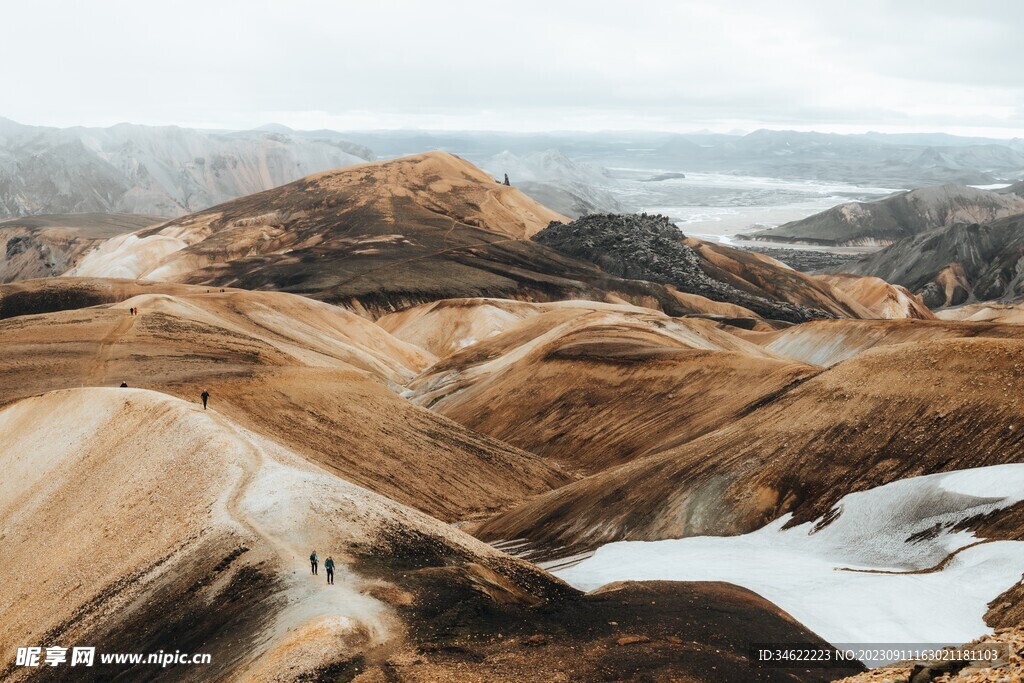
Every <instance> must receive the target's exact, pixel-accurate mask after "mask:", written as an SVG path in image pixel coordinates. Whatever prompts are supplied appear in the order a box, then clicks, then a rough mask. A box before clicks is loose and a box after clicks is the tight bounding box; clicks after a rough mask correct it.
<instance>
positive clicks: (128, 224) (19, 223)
mask: <svg viewBox="0 0 1024 683" xmlns="http://www.w3.org/2000/svg"><path fill="white" fill-rule="evenodd" d="M159 222H160V219H159V218H154V217H152V216H144V215H139V214H103V213H79V214H63V215H42V216H26V217H23V218H9V219H7V220H3V221H0V283H4V282H13V281H15V280H28V279H32V278H40V277H53V276H55V275H60V274H61V273H63V272H65V271H67V270H69V269H70V268H73V267H74V266H75V265H77V263H78V260H79V259H80V258H81V257H82V256H83V255H85V253H86V252H88V251H90V250H91V249H92V248H93V247H96V246H99V245H100V244H101V243H102V242H104V241H106V240H108V239H110V238H111V237H116V236H117V235H121V234H123V233H126V232H134V231H135V230H139V229H141V228H144V227H146V226H149V225H153V224H154V223H159Z"/></svg>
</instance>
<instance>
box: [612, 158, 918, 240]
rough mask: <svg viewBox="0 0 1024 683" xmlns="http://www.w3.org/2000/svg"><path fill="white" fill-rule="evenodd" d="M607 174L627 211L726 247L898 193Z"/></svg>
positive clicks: (709, 176) (696, 176)
mask: <svg viewBox="0 0 1024 683" xmlns="http://www.w3.org/2000/svg"><path fill="white" fill-rule="evenodd" d="M609 171H610V172H611V174H612V176H613V178H614V179H615V182H613V183H610V184H609V187H608V188H607V189H608V190H609V191H610V192H612V193H613V194H614V195H615V197H616V199H618V201H619V202H620V203H621V204H622V206H623V208H625V209H626V210H628V211H637V212H639V211H646V212H647V213H660V214H664V215H666V216H668V217H669V218H670V219H672V221H673V222H675V223H676V224H677V225H678V226H679V227H680V229H682V230H683V232H685V233H686V234H687V235H692V236H694V237H699V238H702V239H706V240H713V241H717V242H723V243H726V244H736V243H737V241H736V240H735V239H734V237H733V236H734V235H736V234H737V233H745V232H751V231H753V230H760V229H763V228H770V227H775V226H778V225H782V224H783V223H788V222H789V221H795V220H800V219H801V218H806V217H807V216H811V215H813V214H816V213H819V212H821V211H824V210H826V209H829V208H832V207H833V206H836V205H837V204H842V203H844V202H850V201H871V200H873V199H880V198H882V197H885V196H886V195H890V194H892V193H893V192H900V191H901V190H900V189H899V188H883V187H860V186H857V185H848V184H843V183H830V182H817V181H814V180H787V179H781V178H758V177H751V176H735V175H726V174H720V173H686V177H685V178H671V179H667V180H659V181H656V182H650V181H649V180H648V179H649V178H651V177H654V176H657V175H659V174H663V173H671V172H674V171H678V169H635V168H611V169H609ZM744 244H747V245H751V244H764V243H761V242H755V243H749V242H748V243H744ZM772 246H773V247H786V246H787V245H783V244H772ZM799 248H801V249H807V248H808V247H806V246H802V247H799ZM830 251H835V250H830ZM857 251H861V252H862V251H865V250H864V249H858V250H857ZM868 251H870V250H868Z"/></svg>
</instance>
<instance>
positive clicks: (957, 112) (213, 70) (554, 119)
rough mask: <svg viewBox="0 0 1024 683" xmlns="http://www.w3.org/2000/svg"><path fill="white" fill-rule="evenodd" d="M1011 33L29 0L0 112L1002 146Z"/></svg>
mask: <svg viewBox="0 0 1024 683" xmlns="http://www.w3.org/2000/svg"><path fill="white" fill-rule="evenodd" d="M158 7H159V10H157V9H156V8H158ZM965 7H966V8H967V9H966V10H965ZM1022 20H1024V4H1021V3H1018V2H1014V1H1013V0H1007V1H1005V2H985V1H981V2H974V3H971V4H970V5H969V6H966V5H964V4H962V3H958V2H928V3H924V2H917V1H909V2H896V1H895V0H890V1H885V0H863V1H862V2H859V3H857V5H856V6H851V5H849V4H848V3H838V2H836V3H828V2H810V1H809V0H798V1H794V2H786V3H764V2H758V1H756V0H748V1H746V2H729V3H720V2H714V1H711V0H707V1H704V2H698V1H695V0H691V1H684V2H680V1H678V0H648V1H647V2H644V3H631V2H607V1H606V2H600V1H598V0H591V1H589V2H582V1H580V0H562V1H560V2H550V1H547V2H539V1H537V0H517V2H505V3H501V2H491V3H481V2H479V0H473V1H469V0H446V1H443V2H433V3H423V2H416V1H414V0H381V1H379V2H372V3H371V2H353V1H346V2H326V1H322V2H321V1H314V0H297V1H295V2H289V3H283V2H280V1H276V2H269V1H267V0H250V1H248V2H239V1H237V0H219V1H217V2H209V1H204V2H198V1H197V0H180V1H179V2H176V3H174V5H173V6H169V5H152V4H146V3H130V2H126V1H124V0H106V1H104V0H100V1H97V2H90V3H87V2H55V1H54V0H50V1H49V2H47V1H45V0H44V1H42V2H35V3H21V4H20V5H18V6H16V7H10V8H7V9H6V12H5V21H4V24H3V27H2V28H0V58H2V59H3V60H4V64H5V67H6V68H5V84H4V90H3V92H4V96H3V99H2V100H0V115H5V116H8V117H10V118H13V119H15V120H20V121H22V122H25V123H48V124H53V125H72V124H79V123H80V124H92V125H107V124H111V123H114V122H117V121H123V120H130V121H134V122H140V123H180V124H184V125H199V124H207V125H211V126H215V127H245V126H250V125H258V124H260V123H264V122H266V121H268V120H278V121H281V122H283V123H285V124H288V125H293V126H294V125H297V124H298V125H299V126H301V127H306V126H305V125H302V124H301V123H300V122H302V121H323V122H324V123H323V125H328V126H330V127H335V128H356V127H358V128H389V127H424V128H448V129H452V128H476V129H484V128H486V129H496V128H501V129H520V130H528V129H533V130H535V129H567V128H575V129H587V130H593V129H597V128H658V129H675V130H689V129H694V128H699V127H707V126H711V127H721V126H720V124H721V122H725V121H732V122H742V123H740V124H739V125H742V126H743V127H746V128H754V127H758V126H769V127H793V128H802V127H811V128H816V129H819V130H835V129H836V128H837V127H840V128H842V127H852V128H853V129H867V128H872V129H884V128H896V129H917V130H925V129H941V130H950V131H953V130H958V131H966V130H972V131H979V130H983V129H984V130H995V131H997V132H998V133H1000V134H1002V135H1005V136H1009V135H1015V134H1022V132H1024V116H1022V110H1024V82H1022V78H1021V77H1020V75H1019V68H1018V64H1019V59H1017V52H1018V51H1019V50H1018V46H1017V45H1016V44H1015V36H1014V34H1013V30H1014V27H1016V26H1019V25H1021V23H1022ZM730 125H731V124H730Z"/></svg>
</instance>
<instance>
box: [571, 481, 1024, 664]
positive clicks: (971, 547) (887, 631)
mask: <svg viewBox="0 0 1024 683" xmlns="http://www.w3.org/2000/svg"><path fill="white" fill-rule="evenodd" d="M1020 500H1024V464H1007V465H995V466H992V467H983V468H976V469H969V470H961V471H956V472H947V473H941V474H933V475H928V476H923V477H914V478H910V479H903V480H900V481H896V482H893V483H890V484H887V485H885V486H880V487H878V488H874V489H871V490H868V491H862V492H859V493H852V494H850V495H847V496H845V497H844V498H843V499H842V500H841V501H840V502H839V504H838V505H837V509H838V512H839V515H838V517H836V518H835V519H834V520H833V521H832V523H831V524H827V525H825V526H823V527H821V528H820V529H818V530H815V529H816V527H817V526H819V525H820V524H821V520H819V521H818V522H817V523H807V524H802V525H799V526H796V527H793V528H791V529H783V528H782V527H783V526H784V525H785V524H786V522H787V521H788V519H789V515H787V516H785V517H783V518H780V519H778V520H776V521H774V522H772V523H771V524H769V525H768V526H765V527H763V528H761V529H759V530H757V531H755V532H752V533H749V534H745V535H743V536H733V537H708V536H702V537H695V538H683V539H678V540H664V541H654V542H634V541H625V542H620V543H610V544H608V545H605V546H603V547H601V548H599V549H598V550H597V552H596V553H594V555H593V556H592V557H590V558H588V559H585V560H584V561H582V562H580V563H579V564H576V565H574V566H571V567H569V568H567V569H563V570H560V571H555V572H554V573H555V574H557V575H558V576H559V577H560V578H562V579H563V580H565V581H567V582H568V583H570V584H572V585H573V586H575V587H577V588H580V589H582V590H593V589H595V588H599V587H601V586H604V585H606V584H608V583H611V582H614V581H626V580H636V581H649V580H668V581H728V582H730V583H734V584H737V585H740V586H744V587H746V588H749V589H750V590H753V591H755V592H757V593H759V594H760V595H762V596H764V597H765V598H767V599H768V600H771V601H772V602H774V603H775V604H777V605H778V606H780V607H781V608H782V609H784V610H786V611H787V612H789V613H790V614H791V615H793V617H795V618H796V619H798V620H799V621H800V622H801V623H803V624H804V625H806V626H807V627H808V628H810V629H811V630H812V631H815V632H816V633H818V635H820V636H822V637H823V638H825V639H826V640H828V641H830V642H832V643H833V644H847V643H850V644H853V643H942V644H954V643H955V644H959V643H964V642H967V641H970V640H972V639H974V638H977V637H978V636H980V635H982V634H984V633H987V632H988V631H989V630H990V629H989V627H988V626H987V625H986V624H985V622H984V620H983V615H984V614H985V612H986V611H987V604H988V603H989V602H990V601H991V600H993V599H994V598H996V597H997V596H998V595H1000V594H1001V593H1003V592H1004V591H1006V590H1007V589H1009V588H1011V587H1012V586H1013V585H1014V584H1016V583H1017V582H1018V581H1020V580H1021V575H1022V573H1024V543H1022V542H1016V541H983V540H981V539H978V538H976V537H975V536H974V535H973V534H971V533H970V532H965V531H952V530H951V527H952V526H954V525H955V524H956V523H957V522H960V521H962V520H964V519H968V518H970V517H973V516H975V515H979V514H985V513H987V512H990V511H992V510H997V509H1000V508H1004V507H1007V506H1009V505H1012V504H1014V503H1016V502H1018V501H1020ZM929 531H934V533H928V532H929ZM915 534H920V536H916V537H914V538H911V537H912V536H914V535H915ZM979 541H980V542H979ZM956 551H959V552H956ZM951 555H952V556H951ZM944 561H945V562H944ZM848 570H860V571H848ZM922 570H924V571H922ZM929 570H930V571H929ZM879 572H888V573H879ZM908 572H914V573H908Z"/></svg>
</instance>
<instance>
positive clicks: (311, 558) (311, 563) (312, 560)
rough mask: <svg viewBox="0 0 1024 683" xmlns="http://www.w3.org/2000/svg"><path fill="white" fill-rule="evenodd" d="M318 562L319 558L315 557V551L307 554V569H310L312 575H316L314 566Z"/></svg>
mask: <svg viewBox="0 0 1024 683" xmlns="http://www.w3.org/2000/svg"><path fill="white" fill-rule="evenodd" d="M319 560H320V558H318V557H317V556H316V551H315V550H314V551H313V552H312V553H310V554H309V567H310V569H312V570H313V573H314V574H316V564H317V562H319Z"/></svg>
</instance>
